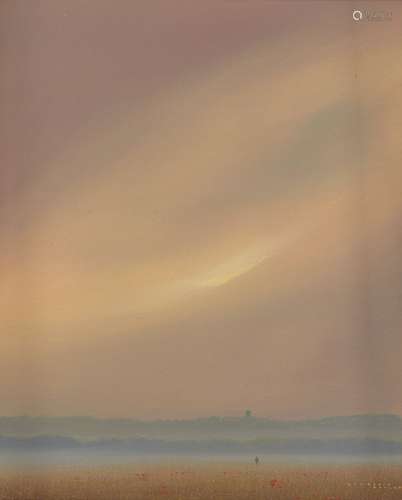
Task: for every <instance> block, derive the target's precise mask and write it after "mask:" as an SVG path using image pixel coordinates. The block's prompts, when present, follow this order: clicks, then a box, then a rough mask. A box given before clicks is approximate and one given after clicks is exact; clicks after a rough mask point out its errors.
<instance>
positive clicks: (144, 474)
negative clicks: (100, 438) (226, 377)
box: [0, 463, 402, 500]
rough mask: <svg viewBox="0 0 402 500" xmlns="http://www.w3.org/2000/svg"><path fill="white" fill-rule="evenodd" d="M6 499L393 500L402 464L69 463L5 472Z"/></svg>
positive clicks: (401, 490)
mask: <svg viewBox="0 0 402 500" xmlns="http://www.w3.org/2000/svg"><path fill="white" fill-rule="evenodd" d="M0 499H2V500H3V499H4V500H17V499H19V500H62V499H69V500H70V499H75V500H129V499H130V500H157V499H165V500H225V499H230V500H270V499H272V500H276V499H277V500H371V499H381V500H388V499H389V500H391V499H395V500H397V499H402V466H398V465H395V466H393V465H389V466H373V465H360V466H358V465H348V466H336V467H335V466H330V467H321V466H320V467H318V466H317V467H314V466H313V467H307V466H298V467H290V466H288V467H286V466H274V465H264V464H260V465H258V466H252V465H234V464H233V463H232V464H229V465H226V464H212V465H206V464H205V465H204V464H195V465H193V464H191V465H187V466H183V465H180V466H176V467H175V466H169V467H168V466H163V465H161V466H156V465H155V466H143V467H140V466H138V465H134V466H126V465H125V466H123V465H122V466H110V467H96V468H92V469H91V468H83V467H77V468H74V467H69V468H66V467H65V468H56V467H54V468H52V469H48V470H33V469H25V470H20V471H17V470H15V471H3V472H2V473H1V474H0Z"/></svg>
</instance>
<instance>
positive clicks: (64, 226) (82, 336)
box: [0, 0, 402, 419]
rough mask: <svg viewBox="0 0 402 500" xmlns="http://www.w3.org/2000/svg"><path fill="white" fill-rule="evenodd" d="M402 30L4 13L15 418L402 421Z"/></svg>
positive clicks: (188, 5)
mask: <svg viewBox="0 0 402 500" xmlns="http://www.w3.org/2000/svg"><path fill="white" fill-rule="evenodd" d="M355 9H361V10H362V12H364V15H365V16H366V17H365V18H364V19H362V20H361V21H354V20H353V18H352V13H353V10H355ZM384 11H386V12H387V13H391V14H392V19H391V20H384V21H374V20H370V19H369V17H367V16H368V15H372V14H373V13H376V12H377V13H378V12H380V14H381V13H382V12H384ZM367 13H368V14H367ZM401 29H402V7H401V5H400V4H398V2H386V1H383V2H370V1H369V2H354V3H353V4H352V3H351V2H349V1H339V2H335V1H312V2H304V1H303V2H302V1H300V2H296V1H289V2H287V1H283V2H273V1H263V0H218V1H217V0H204V1H203V2H188V1H183V0H181V1H176V0H170V1H169V2H166V1H165V0H163V1H162V0H153V1H151V2H142V3H141V4H140V2H132V1H131V0H130V1H129V0H127V1H126V0H118V1H117V2H110V1H106V0H97V1H96V2H95V1H88V0H74V1H72V2H68V3H66V2H62V1H61V0H38V1H35V2H24V1H23V0H13V1H12V0H5V1H3V2H2V4H1V6H0V32H1V44H0V51H1V52H0V65H1V74H2V77H1V81H0V105H1V109H2V113H1V118H0V151H1V166H0V276H1V280H0V320H1V321H0V325H1V330H0V349H1V358H2V362H1V374H2V376H1V377H0V399H1V401H2V409H1V412H2V413H3V414H7V415H20V414H30V415H95V416H100V417H135V418H144V419H156V418H192V417H201V416H209V415H242V414H243V413H244V411H245V410H246V409H251V410H252V411H253V413H254V414H256V415H259V416H267V417H276V418H306V417H320V416H325V415H349V414H355V413H369V412H374V413H388V412H392V413H399V414H402V400H401V398H400V387H401V385H402V369H401V361H400V360H401V354H402V336H401V333H402V331H401V330H402V307H401V301H402V259H401V255H402V196H401V190H402V182H401V181H402V173H401V169H400V159H401V141H400V137H401V132H402V65H401V64H399V62H398V61H400V60H401V56H402V40H401V36H400V33H401Z"/></svg>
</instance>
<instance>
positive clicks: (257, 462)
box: [254, 457, 260, 465]
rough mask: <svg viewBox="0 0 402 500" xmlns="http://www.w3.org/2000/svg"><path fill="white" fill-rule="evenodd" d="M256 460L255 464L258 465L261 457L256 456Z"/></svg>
mask: <svg viewBox="0 0 402 500" xmlns="http://www.w3.org/2000/svg"><path fill="white" fill-rule="evenodd" d="M254 462H255V465H258V464H259V463H260V459H259V458H258V457H255V459H254Z"/></svg>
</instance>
